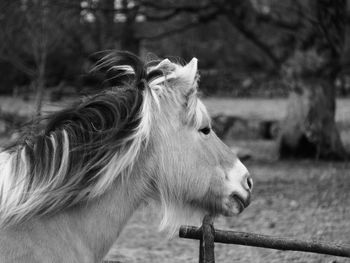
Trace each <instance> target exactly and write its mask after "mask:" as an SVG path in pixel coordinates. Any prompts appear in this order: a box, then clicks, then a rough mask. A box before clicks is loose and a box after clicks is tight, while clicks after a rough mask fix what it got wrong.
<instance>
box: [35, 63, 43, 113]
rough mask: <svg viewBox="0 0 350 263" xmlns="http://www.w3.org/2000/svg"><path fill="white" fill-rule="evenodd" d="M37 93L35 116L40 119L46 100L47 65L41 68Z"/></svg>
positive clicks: (37, 81) (37, 82)
mask: <svg viewBox="0 0 350 263" xmlns="http://www.w3.org/2000/svg"><path fill="white" fill-rule="evenodd" d="M35 84H36V93H35V115H36V116H37V117H39V116H40V115H41V108H42V104H43V98H44V87H45V63H44V62H43V64H42V65H40V67H39V72H38V78H37V80H36V83H35Z"/></svg>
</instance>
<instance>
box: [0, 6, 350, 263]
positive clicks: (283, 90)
mask: <svg viewBox="0 0 350 263" xmlns="http://www.w3.org/2000/svg"><path fill="white" fill-rule="evenodd" d="M111 49H118V50H128V51H131V52H133V53H135V54H138V55H139V56H141V57H142V58H144V59H145V60H148V59H152V58H154V57H160V58H165V57H167V58H170V59H172V60H175V61H177V62H179V63H184V62H186V61H189V60H190V59H191V58H192V57H197V58H198V59H199V69H200V75H201V80H200V90H201V93H202V98H203V101H204V103H205V104H206V106H207V107H208V109H209V112H210V114H211V115H212V117H213V128H214V129H215V131H216V132H217V134H218V135H219V137H221V138H222V139H223V140H224V141H225V142H226V143H227V144H228V145H229V146H230V147H232V149H233V150H234V151H236V152H237V153H238V155H239V156H240V157H241V159H243V160H244V162H245V164H246V165H247V167H248V169H249V170H250V171H251V173H252V174H253V177H254V180H255V190H254V192H255V193H254V195H255V196H254V199H253V202H252V204H251V206H250V207H249V208H248V209H247V210H246V212H245V213H243V214H242V215H240V216H238V217H235V218H219V219H218V220H217V222H216V224H217V227H221V228H225V229H235V230H238V231H250V232H258V233H262V234H273V235H281V236H289V237H295V238H303V239H321V240H325V241H332V242H344V243H350V209H349V207H350V165H349V163H348V160H349V157H350V155H349V151H350V98H349V95H350V1H349V0H282V1H281V0H279V1H277V0H217V1H214V0H184V1H183V0H177V1H175V0H157V1H152V0H86V1H84V0H51V1H50V0H0V147H1V146H5V145H6V144H8V143H10V142H11V141H13V140H16V138H18V134H19V133H20V131H21V127H22V126H23V124H24V123H26V122H28V121H30V120H32V119H33V118H35V117H36V116H40V115H43V114H46V112H48V111H55V110H58V109H60V108H62V107H64V105H66V104H67V103H70V102H72V101H74V100H75V99H76V98H78V97H80V96H81V95H84V94H90V93H93V92H97V91H99V90H101V89H102V88H103V87H102V85H101V83H102V82H103V78H102V77H101V76H99V75H98V74H94V75H91V74H89V70H90V69H91V67H92V66H93V65H94V63H96V61H97V60H98V59H99V58H100V57H101V52H100V51H104V50H111ZM157 218H158V215H157V213H156V210H154V209H151V208H150V207H146V208H143V209H141V210H140V211H139V212H137V213H136V215H135V216H134V217H133V218H132V220H131V222H130V223H129V224H128V226H127V228H126V229H125V230H124V231H123V234H122V236H121V238H120V239H119V240H118V241H117V243H116V244H115V247H114V248H113V249H112V250H111V252H110V254H109V256H108V258H109V259H113V260H115V261H117V262H197V260H198V247H197V246H198V244H197V242H195V241H190V240H180V239H179V238H176V237H175V238H174V239H172V240H167V239H166V237H165V236H164V235H163V234H162V233H158V232H157V231H156V230H157V223H156V222H157V220H156V219H157ZM216 259H217V262H283V261H284V262H348V261H346V260H344V259H340V258H334V257H328V256H323V255H310V254H306V253H297V252H279V251H272V250H266V249H258V248H245V247H240V246H225V245H220V244H218V245H216Z"/></svg>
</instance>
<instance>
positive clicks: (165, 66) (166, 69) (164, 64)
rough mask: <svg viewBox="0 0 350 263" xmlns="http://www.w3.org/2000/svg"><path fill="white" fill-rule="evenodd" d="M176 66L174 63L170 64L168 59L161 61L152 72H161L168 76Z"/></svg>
mask: <svg viewBox="0 0 350 263" xmlns="http://www.w3.org/2000/svg"><path fill="white" fill-rule="evenodd" d="M175 69H176V66H175V64H174V63H171V61H170V60H169V59H167V58H166V59H163V60H162V61H161V62H159V64H158V65H157V66H156V67H155V68H154V70H161V71H162V72H163V73H164V74H169V73H170V72H172V71H174V70H175Z"/></svg>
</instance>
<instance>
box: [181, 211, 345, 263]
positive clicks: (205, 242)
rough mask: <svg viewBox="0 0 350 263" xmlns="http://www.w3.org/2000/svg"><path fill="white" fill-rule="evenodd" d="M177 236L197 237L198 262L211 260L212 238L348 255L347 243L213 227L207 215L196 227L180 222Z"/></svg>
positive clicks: (285, 248) (213, 256)
mask: <svg viewBox="0 0 350 263" xmlns="http://www.w3.org/2000/svg"><path fill="white" fill-rule="evenodd" d="M179 236H180V237H182V238H189V239H196V240H199V241H200V245H199V263H214V262H215V255H214V243H215V242H218V243H225V244H236V245H243V246H253V247H262V248H269V249H278V250H291V251H304V252H311V253H318V254H327V255H333V256H338V257H347V258H350V245H345V244H340V243H328V242H327V243H326V242H320V241H304V240H298V239H291V238H284V237H272V236H266V235H259V234H252V233H244V232H236V231H223V230H217V229H215V228H214V226H213V221H212V219H211V217H209V216H206V217H205V218H204V220H203V224H202V226H201V227H200V228H198V227H193V226H182V227H181V228H180V232H179Z"/></svg>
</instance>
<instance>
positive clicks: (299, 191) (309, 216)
mask: <svg viewBox="0 0 350 263" xmlns="http://www.w3.org/2000/svg"><path fill="white" fill-rule="evenodd" d="M0 101H1V100H0ZM6 101H7V100H6ZM205 104H206V105H207V106H208V108H209V111H210V112H211V113H212V114H217V113H219V112H224V113H227V114H232V115H236V116H243V117H247V118H257V119H282V118H283V114H284V112H285V105H286V101H285V100H282V99H281V100H264V99H263V100H260V99H259V100H257V99H248V100H244V99H243V100H242V99H241V100H230V99H207V100H205ZM0 105H1V106H2V107H3V105H4V104H2V103H1V104H0ZM8 107H14V103H9V105H8ZM14 110H16V109H14ZM23 111H24V112H25V111H26V110H23ZM337 122H338V126H339V127H340V130H341V136H342V139H343V141H344V142H345V144H346V145H347V146H350V143H349V142H350V100H339V101H338V111H337ZM227 143H228V144H229V145H231V146H235V145H239V146H242V147H248V148H250V150H252V151H253V152H254V156H255V158H254V159H252V160H249V161H248V162H246V163H245V164H246V166H247V167H248V169H249V171H250V172H251V174H252V175H253V178H254V191H253V200H252V203H251V205H250V206H249V207H248V208H247V209H246V210H245V211H244V212H243V213H242V214H241V215H239V216H236V217H233V218H224V217H220V218H218V219H217V220H216V221H215V227H216V228H220V229H227V230H228V229H230V230H237V231H246V232H253V233H259V234H266V235H275V236H283V237H292V238H298V239H302V240H306V239H319V240H323V241H326V242H340V243H348V244H349V246H350V163H346V162H339V163H332V162H319V161H311V160H309V161H283V162H282V161H278V160H277V156H276V154H275V153H276V151H275V148H276V143H275V142H274V141H263V140H259V141H257V140H255V141H235V140H234V138H233V139H232V140H230V141H227ZM348 149H349V147H348ZM158 211H159V209H156V208H154V207H152V206H147V207H144V208H141V209H139V210H138V211H137V212H136V213H135V215H134V216H133V217H132V218H131V220H130V221H129V223H128V224H127V226H126V228H125V229H124V230H123V232H122V234H121V236H120V238H119V239H118V241H117V242H116V244H115V247H114V248H113V250H112V251H111V254H110V256H111V257H110V258H111V259H113V260H116V261H120V262H123V263H131V262H132V263H136V262H152V263H158V262H159V263H160V262H169V263H172V262H174V263H175V262H177V263H178V262H198V245H199V244H198V241H194V240H185V239H180V238H178V237H177V236H176V235H175V236H174V237H173V238H171V239H168V238H167V236H166V235H165V234H164V233H159V232H158V230H157V228H158V223H159V217H160V215H159V214H158ZM215 255H216V262H217V263H226V262H227V263H228V262H245V263H250V262H251V263H265V262H266V263H267V262H269V263H270V262H276V263H277V262H314V263H316V262H317V263H331V262H333V263H335V262H337V263H341V262H344V263H345V262H350V259H345V258H340V257H331V256H325V255H318V254H311V253H303V252H284V251H278V250H271V249H262V248H251V247H243V246H236V245H223V244H216V245H215Z"/></svg>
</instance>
